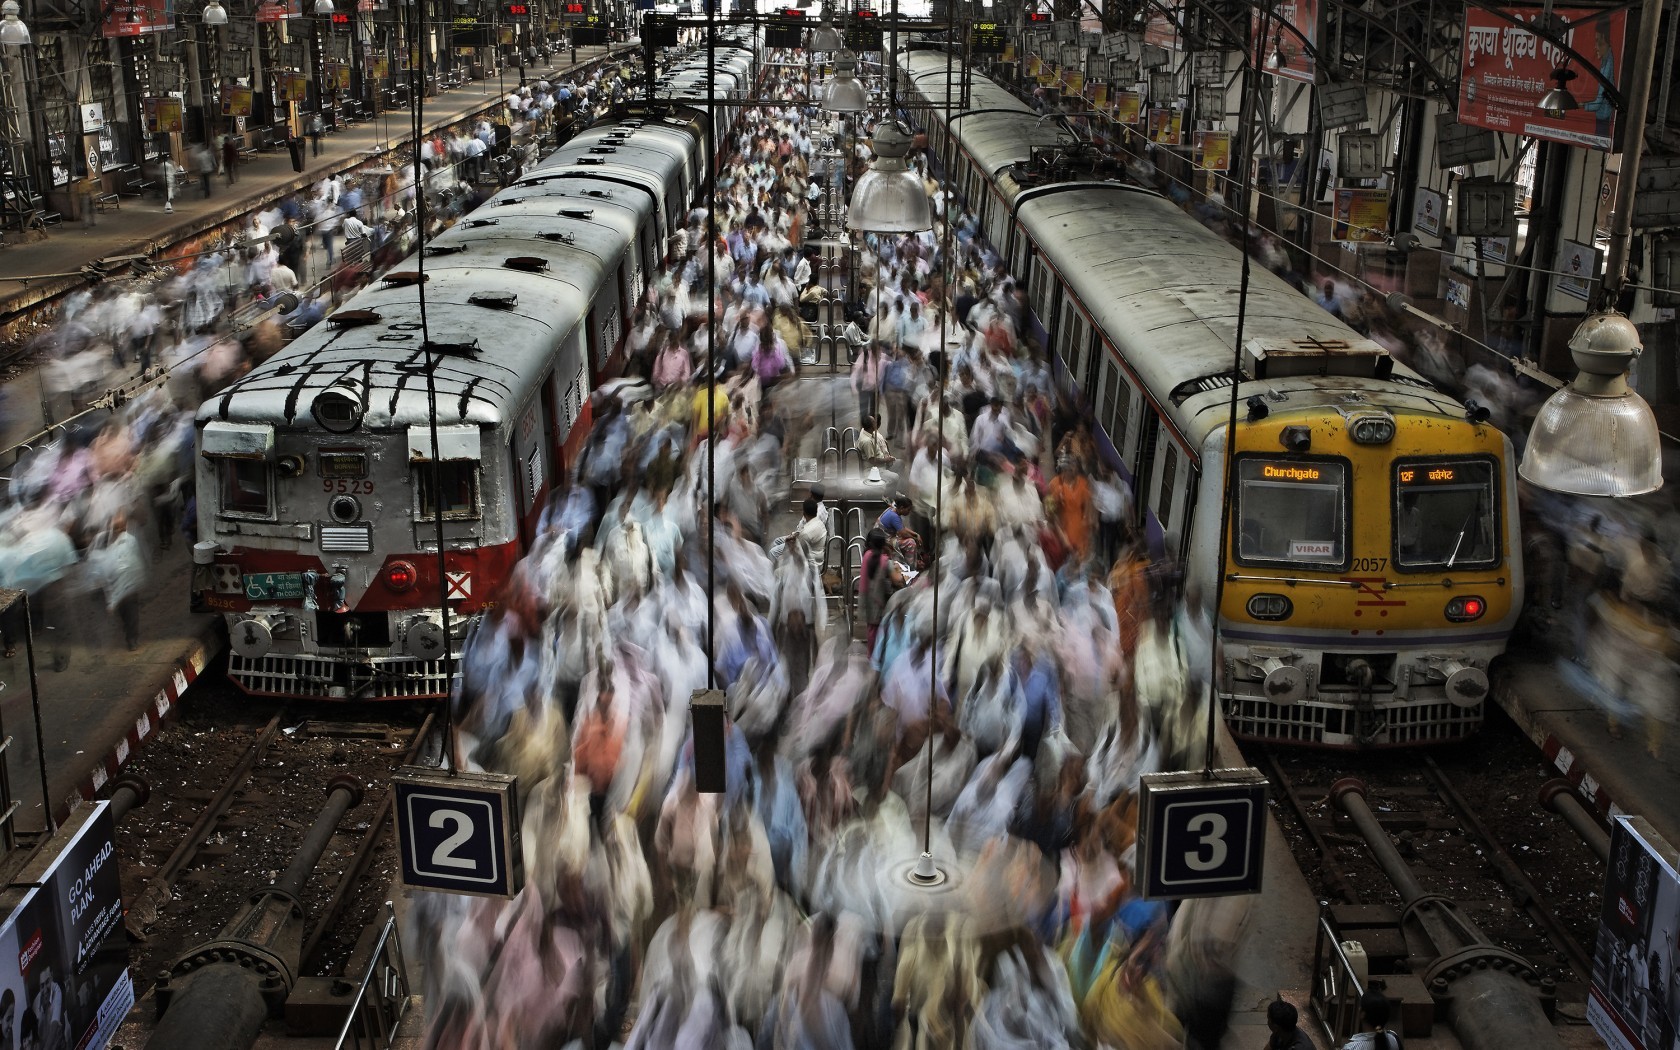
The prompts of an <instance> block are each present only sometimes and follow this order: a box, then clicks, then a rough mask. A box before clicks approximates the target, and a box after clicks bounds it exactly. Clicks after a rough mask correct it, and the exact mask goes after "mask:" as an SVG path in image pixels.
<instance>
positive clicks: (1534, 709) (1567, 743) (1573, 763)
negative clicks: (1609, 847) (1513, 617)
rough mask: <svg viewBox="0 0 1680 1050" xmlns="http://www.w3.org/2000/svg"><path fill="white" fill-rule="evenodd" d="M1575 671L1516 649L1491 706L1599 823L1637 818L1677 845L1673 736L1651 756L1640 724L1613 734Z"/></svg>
mask: <svg viewBox="0 0 1680 1050" xmlns="http://www.w3.org/2000/svg"><path fill="white" fill-rule="evenodd" d="M1587 685H1588V679H1587V678H1586V675H1585V672H1584V671H1582V669H1581V668H1580V667H1579V666H1578V665H1573V664H1572V663H1571V662H1570V661H1568V660H1567V659H1560V658H1558V657H1557V655H1556V654H1555V653H1548V652H1541V651H1539V650H1537V649H1526V650H1525V649H1513V650H1512V651H1511V652H1510V654H1508V655H1507V657H1506V659H1505V660H1504V662H1503V668H1502V671H1501V673H1500V674H1499V675H1498V676H1496V677H1495V679H1494V682H1493V695H1494V699H1495V700H1497V701H1498V703H1499V706H1500V707H1502V708H1504V710H1505V712H1506V713H1507V714H1509V715H1510V716H1511V720H1512V721H1513V722H1515V723H1516V724H1517V725H1518V726H1519V727H1521V729H1522V731H1523V732H1524V733H1526V734H1527V735H1528V737H1529V739H1530V740H1532V741H1534V743H1535V745H1536V746H1538V747H1539V748H1540V749H1541V750H1542V751H1544V752H1545V754H1546V757H1547V759H1549V760H1550V761H1551V763H1552V764H1553V766H1554V767H1556V769H1557V771H1558V774H1559V775H1560V776H1562V777H1564V778H1566V779H1567V780H1569V781H1570V782H1571V783H1573V784H1574V785H1575V786H1576V788H1577V790H1578V792H1579V794H1580V796H1581V797H1582V798H1583V799H1584V800H1585V801H1586V802H1587V803H1589V804H1590V805H1591V806H1593V807H1596V809H1597V813H1598V815H1599V817H1600V818H1601V819H1606V818H1609V817H1612V816H1616V815H1620V814H1624V813H1627V814H1637V815H1639V816H1641V817H1644V818H1645V819H1646V820H1648V821H1650V822H1651V825H1652V826H1653V827H1655V828H1656V829H1657V831H1658V833H1659V834H1661V835H1662V836H1663V838H1665V839H1667V840H1668V841H1669V842H1680V810H1676V808H1675V805H1674V800H1675V799H1677V798H1680V740H1677V739H1675V732H1674V728H1673V727H1672V726H1671V727H1669V728H1668V732H1667V734H1665V735H1666V737H1667V739H1665V740H1664V741H1663V746H1662V747H1661V748H1659V751H1658V754H1656V755H1652V754H1651V753H1650V751H1649V750H1648V748H1647V745H1648V740H1647V737H1646V733H1645V727H1644V725H1643V724H1641V723H1640V722H1638V721H1637V720H1635V719H1624V720H1623V723H1622V728H1621V729H1620V731H1619V733H1612V731H1611V728H1610V722H1609V718H1608V717H1607V714H1606V712H1605V709H1604V707H1603V706H1602V705H1601V704H1600V703H1599V701H1598V700H1597V699H1596V698H1595V697H1593V696H1591V695H1589V693H1588V690H1587Z"/></svg>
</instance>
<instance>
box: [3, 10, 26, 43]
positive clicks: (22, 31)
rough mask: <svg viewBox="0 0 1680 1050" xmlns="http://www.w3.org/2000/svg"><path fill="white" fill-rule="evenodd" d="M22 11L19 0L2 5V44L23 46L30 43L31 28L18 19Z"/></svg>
mask: <svg viewBox="0 0 1680 1050" xmlns="http://www.w3.org/2000/svg"><path fill="white" fill-rule="evenodd" d="M22 10H23V8H21V7H19V6H18V2H17V0H6V2H5V3H3V4H0V44H15V45H19V46H21V45H23V44H27V43H29V27H28V26H26V25H24V24H23V19H21V18H19V17H18V13H19V12H21V11H22Z"/></svg>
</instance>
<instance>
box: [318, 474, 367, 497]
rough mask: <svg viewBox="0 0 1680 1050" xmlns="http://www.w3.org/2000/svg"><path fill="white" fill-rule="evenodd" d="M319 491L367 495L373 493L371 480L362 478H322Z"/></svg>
mask: <svg viewBox="0 0 1680 1050" xmlns="http://www.w3.org/2000/svg"><path fill="white" fill-rule="evenodd" d="M321 491H322V492H334V493H347V494H349V495H352V496H367V495H371V494H372V493H373V482H371V481H368V480H366V479H364V478H322V479H321Z"/></svg>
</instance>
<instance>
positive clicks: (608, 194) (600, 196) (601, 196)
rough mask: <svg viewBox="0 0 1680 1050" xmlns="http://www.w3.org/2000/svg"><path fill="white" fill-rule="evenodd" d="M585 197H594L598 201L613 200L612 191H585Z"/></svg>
mask: <svg viewBox="0 0 1680 1050" xmlns="http://www.w3.org/2000/svg"><path fill="white" fill-rule="evenodd" d="M583 195H584V196H585V197H594V198H595V199H596V200H598V201H610V200H612V199H613V195H612V190H584V191H583Z"/></svg>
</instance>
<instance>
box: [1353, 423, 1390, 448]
mask: <svg viewBox="0 0 1680 1050" xmlns="http://www.w3.org/2000/svg"><path fill="white" fill-rule="evenodd" d="M1348 433H1349V434H1350V435H1351V436H1352V437H1353V440H1354V443H1355V444H1359V445H1386V444H1388V443H1389V442H1390V441H1393V440H1394V420H1393V419H1391V418H1389V417H1388V416H1360V417H1358V418H1357V419H1355V420H1354V421H1353V423H1352V424H1351V425H1350V426H1349V427H1348Z"/></svg>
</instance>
